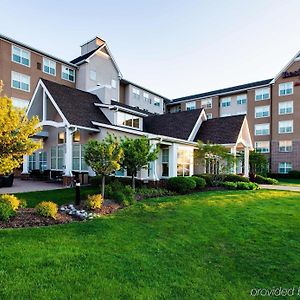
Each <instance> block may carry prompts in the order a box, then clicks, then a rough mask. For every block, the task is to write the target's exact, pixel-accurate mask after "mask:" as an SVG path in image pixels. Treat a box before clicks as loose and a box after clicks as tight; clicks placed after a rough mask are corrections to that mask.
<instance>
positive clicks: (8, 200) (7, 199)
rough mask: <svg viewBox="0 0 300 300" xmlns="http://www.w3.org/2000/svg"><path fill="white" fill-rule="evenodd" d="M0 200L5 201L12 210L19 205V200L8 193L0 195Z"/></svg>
mask: <svg viewBox="0 0 300 300" xmlns="http://www.w3.org/2000/svg"><path fill="white" fill-rule="evenodd" d="M0 202H6V203H8V204H10V205H11V208H12V209H13V210H14V211H16V210H17V209H18V208H19V205H20V200H19V199H18V198H17V197H16V196H14V195H8V194H4V195H1V196H0Z"/></svg>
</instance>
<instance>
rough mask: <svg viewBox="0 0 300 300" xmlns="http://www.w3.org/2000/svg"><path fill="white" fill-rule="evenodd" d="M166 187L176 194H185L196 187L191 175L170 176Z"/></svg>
mask: <svg viewBox="0 0 300 300" xmlns="http://www.w3.org/2000/svg"><path fill="white" fill-rule="evenodd" d="M167 187H168V189H169V190H170V191H173V192H176V193H178V194H187V193H190V192H192V191H193V190H194V189H195V188H196V182H195V180H194V179H193V178H192V177H172V178H170V179H169V180H168V182H167Z"/></svg>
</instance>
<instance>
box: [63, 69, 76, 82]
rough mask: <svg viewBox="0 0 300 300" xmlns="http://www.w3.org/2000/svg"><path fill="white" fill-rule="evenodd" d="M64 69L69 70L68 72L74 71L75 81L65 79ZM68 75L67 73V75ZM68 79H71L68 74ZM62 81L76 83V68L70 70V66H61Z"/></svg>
mask: <svg viewBox="0 0 300 300" xmlns="http://www.w3.org/2000/svg"><path fill="white" fill-rule="evenodd" d="M64 68H66V69H68V70H72V71H73V72H74V75H73V77H74V80H70V79H66V78H63V73H65V72H64ZM65 74H66V73H65ZM68 77H70V74H68ZM61 79H62V80H66V81H69V82H75V81H76V70H75V69H74V68H70V67H69V66H66V65H61Z"/></svg>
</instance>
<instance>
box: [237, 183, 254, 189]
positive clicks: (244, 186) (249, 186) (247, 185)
mask: <svg viewBox="0 0 300 300" xmlns="http://www.w3.org/2000/svg"><path fill="white" fill-rule="evenodd" d="M257 188H258V186H257V184H256V183H253V182H237V189H238V190H256V189H257Z"/></svg>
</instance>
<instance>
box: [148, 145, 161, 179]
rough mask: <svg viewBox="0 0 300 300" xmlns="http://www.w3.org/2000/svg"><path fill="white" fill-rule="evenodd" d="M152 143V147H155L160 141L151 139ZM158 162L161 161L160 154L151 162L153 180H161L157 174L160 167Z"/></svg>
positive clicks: (150, 177)
mask: <svg viewBox="0 0 300 300" xmlns="http://www.w3.org/2000/svg"><path fill="white" fill-rule="evenodd" d="M150 143H151V145H152V148H155V147H156V146H157V144H158V141H153V140H151V141H150ZM158 162H159V156H158V158H157V159H156V160H154V161H152V162H151V163H150V168H151V172H150V176H149V179H150V180H153V181H157V180H159V178H158V174H157V169H158V168H157V164H158Z"/></svg>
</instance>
